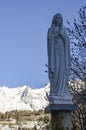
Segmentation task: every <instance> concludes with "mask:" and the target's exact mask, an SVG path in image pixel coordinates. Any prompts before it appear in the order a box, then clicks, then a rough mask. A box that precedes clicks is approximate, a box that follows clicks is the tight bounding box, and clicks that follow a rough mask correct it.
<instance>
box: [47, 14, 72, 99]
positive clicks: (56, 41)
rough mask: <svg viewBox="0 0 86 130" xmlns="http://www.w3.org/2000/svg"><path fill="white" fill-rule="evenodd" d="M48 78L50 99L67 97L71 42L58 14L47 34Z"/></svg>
mask: <svg viewBox="0 0 86 130" xmlns="http://www.w3.org/2000/svg"><path fill="white" fill-rule="evenodd" d="M47 49H48V50H47V51H48V76H49V80H50V97H52V96H59V95H60V96H61V95H67V94H68V92H69V90H68V77H69V70H70V42H69V38H68V36H67V34H66V31H65V30H64V28H63V19H62V15H61V14H60V13H57V14H56V15H55V16H54V17H53V19H52V24H51V27H50V28H49V29H48V33H47Z"/></svg>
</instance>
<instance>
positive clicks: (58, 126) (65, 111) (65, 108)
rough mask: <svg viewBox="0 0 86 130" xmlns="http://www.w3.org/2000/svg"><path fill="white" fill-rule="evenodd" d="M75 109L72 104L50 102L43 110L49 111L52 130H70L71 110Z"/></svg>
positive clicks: (71, 126)
mask: <svg viewBox="0 0 86 130" xmlns="http://www.w3.org/2000/svg"><path fill="white" fill-rule="evenodd" d="M75 109H76V106H75V105H73V104H50V105H49V106H48V107H46V109H45V112H46V113H51V126H52V130H72V128H73V125H72V119H71V112H72V111H74V110H75Z"/></svg>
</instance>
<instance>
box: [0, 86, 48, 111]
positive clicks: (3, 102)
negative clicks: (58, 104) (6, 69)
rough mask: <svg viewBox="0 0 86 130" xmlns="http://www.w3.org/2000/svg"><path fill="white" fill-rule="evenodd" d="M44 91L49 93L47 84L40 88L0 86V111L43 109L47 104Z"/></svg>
mask: <svg viewBox="0 0 86 130" xmlns="http://www.w3.org/2000/svg"><path fill="white" fill-rule="evenodd" d="M46 92H47V93H49V84H48V85H47V86H45V87H44V88H40V89H31V88H30V87H28V86H22V87H18V88H8V87H5V86H3V87H0V112H3V113H4V112H6V111H12V110H31V111H34V110H39V109H44V108H45V107H46V106H47V105H48V99H47V96H46Z"/></svg>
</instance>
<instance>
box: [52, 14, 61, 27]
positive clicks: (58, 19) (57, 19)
mask: <svg viewBox="0 0 86 130" xmlns="http://www.w3.org/2000/svg"><path fill="white" fill-rule="evenodd" d="M61 24H62V16H61V14H56V15H55V16H54V17H53V21H52V25H54V26H58V25H61Z"/></svg>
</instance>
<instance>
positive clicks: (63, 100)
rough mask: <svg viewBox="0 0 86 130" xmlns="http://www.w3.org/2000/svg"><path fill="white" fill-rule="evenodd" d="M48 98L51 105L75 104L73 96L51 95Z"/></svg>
mask: <svg viewBox="0 0 86 130" xmlns="http://www.w3.org/2000/svg"><path fill="white" fill-rule="evenodd" d="M48 98H49V102H50V104H73V102H72V99H73V95H71V94H59V95H50V96H49V97H48Z"/></svg>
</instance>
